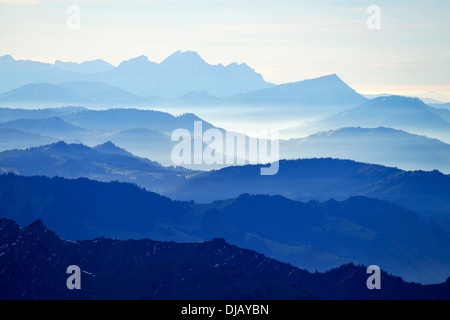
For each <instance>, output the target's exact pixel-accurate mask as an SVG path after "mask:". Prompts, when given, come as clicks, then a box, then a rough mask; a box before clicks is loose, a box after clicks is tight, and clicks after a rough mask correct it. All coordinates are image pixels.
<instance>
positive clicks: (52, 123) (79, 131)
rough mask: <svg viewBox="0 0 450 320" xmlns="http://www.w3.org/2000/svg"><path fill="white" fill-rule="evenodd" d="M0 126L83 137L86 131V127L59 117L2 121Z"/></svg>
mask: <svg viewBox="0 0 450 320" xmlns="http://www.w3.org/2000/svg"><path fill="white" fill-rule="evenodd" d="M0 128H13V129H17V130H22V131H26V132H30V133H36V134H44V135H48V136H53V137H66V138H82V136H83V134H85V133H86V130H85V129H84V128H81V127H78V126H75V125H73V124H70V123H67V122H65V121H63V120H62V119H61V118H59V117H51V118H45V119H19V120H12V121H7V122H0Z"/></svg>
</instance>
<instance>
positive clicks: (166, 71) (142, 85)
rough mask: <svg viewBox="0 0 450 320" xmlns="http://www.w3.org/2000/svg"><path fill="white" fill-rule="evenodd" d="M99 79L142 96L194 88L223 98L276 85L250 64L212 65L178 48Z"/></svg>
mask: <svg viewBox="0 0 450 320" xmlns="http://www.w3.org/2000/svg"><path fill="white" fill-rule="evenodd" d="M131 70H133V71H131ZM97 78H98V80H99V81H103V82H105V83H109V84H112V85H115V86H118V87H120V88H123V89H125V90H127V91H129V92H131V93H134V94H137V95H140V96H149V95H153V96H161V97H166V98H175V97H179V96H181V95H184V94H187V93H189V92H192V91H205V92H207V93H209V94H211V95H213V96H219V97H223V96H229V95H233V94H238V93H243V92H248V91H252V90H258V89H263V88H268V87H270V86H272V85H271V84H270V83H267V82H266V81H264V79H263V77H262V76H261V75H260V74H259V73H256V72H255V70H253V69H252V68H250V67H248V66H247V65H246V64H240V65H238V64H230V65H228V66H223V65H221V64H219V65H210V64H208V63H206V62H205V61H204V60H203V59H202V58H201V57H200V56H199V55H198V53H197V52H193V51H186V52H181V51H177V52H175V53H173V54H172V55H170V56H169V57H167V58H166V59H165V60H163V61H162V62H161V63H159V64H157V63H154V62H151V61H149V60H148V59H147V57H145V56H141V57H138V58H135V59H130V60H128V61H126V62H123V63H121V64H120V65H119V66H118V67H117V68H116V69H114V70H111V71H109V72H106V73H104V74H100V75H98V76H97Z"/></svg>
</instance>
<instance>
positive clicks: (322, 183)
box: [167, 158, 450, 230]
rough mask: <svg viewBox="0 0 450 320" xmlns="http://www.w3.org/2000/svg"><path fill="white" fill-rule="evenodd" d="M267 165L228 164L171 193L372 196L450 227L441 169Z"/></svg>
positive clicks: (347, 163)
mask: <svg viewBox="0 0 450 320" xmlns="http://www.w3.org/2000/svg"><path fill="white" fill-rule="evenodd" d="M261 166H262V165H245V166H234V167H227V168H223V169H220V170H213V171H210V172H202V173H199V174H197V175H195V176H192V177H191V178H190V179H187V180H186V181H185V182H184V183H183V184H182V185H180V187H179V188H178V189H176V191H175V192H174V193H169V194H167V195H169V196H170V197H172V198H174V199H179V200H195V201H197V202H202V203H208V202H211V201H214V200H219V199H222V200H225V199H231V198H235V197H237V196H239V195H240V194H243V193H250V194H269V195H277V194H278V195H283V196H285V197H287V198H289V199H293V200H299V201H309V200H312V199H316V200H319V201H324V200H328V199H330V198H333V199H340V200H342V199H347V198H348V197H351V196H367V197H373V198H378V199H384V200H387V201H391V202H393V203H397V204H399V205H401V206H403V207H406V208H408V209H411V210H413V211H414V212H415V213H417V214H418V215H419V216H420V217H422V218H423V219H425V220H428V221H434V222H436V223H439V224H440V225H441V226H443V227H445V228H446V229H447V230H450V210H449V208H450V176H448V175H444V174H442V173H440V172H439V171H429V172H427V171H404V170H400V169H397V168H390V167H384V166H380V165H373V164H367V163H361V162H355V161H351V160H338V159H331V158H323V159H298V160H281V161H280V163H279V171H278V173H277V174H276V175H272V176H262V175H260V174H259V172H260V168H261Z"/></svg>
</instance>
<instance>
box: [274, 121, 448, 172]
mask: <svg viewBox="0 0 450 320" xmlns="http://www.w3.org/2000/svg"><path fill="white" fill-rule="evenodd" d="M279 143H280V158H281V159H296V158H327V157H331V158H338V159H352V160H355V161H360V162H366V163H373V164H382V165H385V166H391V167H399V168H401V169H404V170H427V171H432V170H439V171H441V172H443V173H446V174H448V173H450V162H449V159H450V145H449V144H446V143H444V142H441V141H439V140H437V139H431V138H428V137H426V136H421V135H415V134H410V133H408V132H405V131H402V130H395V129H391V128H385V127H378V128H361V127H347V128H339V129H337V130H330V131H327V132H318V133H315V134H312V135H309V136H307V137H305V138H296V139H289V140H280V142H279Z"/></svg>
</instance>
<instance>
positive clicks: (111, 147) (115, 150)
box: [93, 141, 133, 157]
mask: <svg viewBox="0 0 450 320" xmlns="http://www.w3.org/2000/svg"><path fill="white" fill-rule="evenodd" d="M93 149H95V150H97V151H100V152H103V153H109V154H120V155H126V156H131V157H132V156H133V154H131V153H130V152H128V151H126V150H125V149H122V148H120V147H118V146H116V145H115V144H114V143H112V142H111V141H106V142H105V143H103V144H99V145H97V146H95V147H94V148H93Z"/></svg>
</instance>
